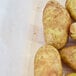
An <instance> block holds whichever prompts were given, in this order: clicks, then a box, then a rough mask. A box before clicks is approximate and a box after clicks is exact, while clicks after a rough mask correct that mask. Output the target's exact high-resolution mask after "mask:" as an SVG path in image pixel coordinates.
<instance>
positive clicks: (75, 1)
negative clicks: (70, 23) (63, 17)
mask: <svg viewBox="0 0 76 76" xmlns="http://www.w3.org/2000/svg"><path fill="white" fill-rule="evenodd" d="M66 8H67V10H68V11H69V13H70V14H71V16H72V18H73V19H74V20H76V0H66Z"/></svg>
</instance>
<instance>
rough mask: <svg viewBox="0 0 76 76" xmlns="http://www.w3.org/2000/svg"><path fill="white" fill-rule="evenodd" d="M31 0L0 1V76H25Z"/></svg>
mask: <svg viewBox="0 0 76 76" xmlns="http://www.w3.org/2000/svg"><path fill="white" fill-rule="evenodd" d="M31 16H32V0H0V76H27V69H26V68H27V67H28V64H27V63H26V62H28V58H29V51H28V49H29V46H28V42H29V38H28V37H29V33H31V32H28V31H30V18H31Z"/></svg>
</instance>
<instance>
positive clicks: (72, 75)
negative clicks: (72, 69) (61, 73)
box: [66, 73, 76, 76]
mask: <svg viewBox="0 0 76 76" xmlns="http://www.w3.org/2000/svg"><path fill="white" fill-rule="evenodd" d="M66 76H76V73H70V74H67V75H66Z"/></svg>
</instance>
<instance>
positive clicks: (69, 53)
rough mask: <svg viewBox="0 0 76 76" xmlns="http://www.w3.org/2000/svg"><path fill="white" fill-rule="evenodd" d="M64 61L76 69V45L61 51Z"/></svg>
mask: <svg viewBox="0 0 76 76" xmlns="http://www.w3.org/2000/svg"><path fill="white" fill-rule="evenodd" d="M60 54H61V58H62V60H63V62H64V63H66V64H67V65H68V66H69V67H71V68H72V69H74V70H75V71H76V46H69V47H66V48H64V49H62V50H61V51H60Z"/></svg>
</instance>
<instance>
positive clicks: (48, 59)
mask: <svg viewBox="0 0 76 76" xmlns="http://www.w3.org/2000/svg"><path fill="white" fill-rule="evenodd" d="M34 76H62V64H61V59H60V55H59V53H58V50H57V49H56V48H54V47H53V46H51V45H45V46H43V47H41V48H40V49H39V50H38V52H37V53H36V55H35V60H34Z"/></svg>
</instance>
